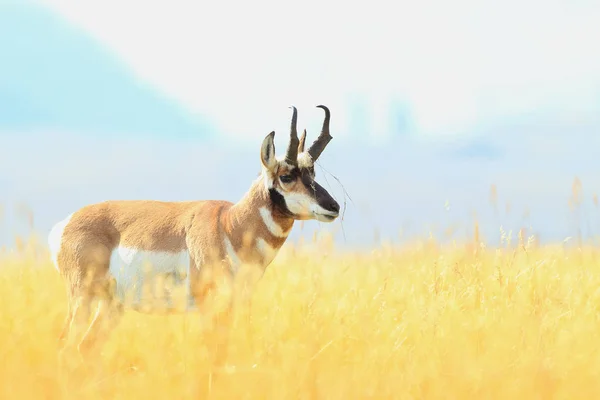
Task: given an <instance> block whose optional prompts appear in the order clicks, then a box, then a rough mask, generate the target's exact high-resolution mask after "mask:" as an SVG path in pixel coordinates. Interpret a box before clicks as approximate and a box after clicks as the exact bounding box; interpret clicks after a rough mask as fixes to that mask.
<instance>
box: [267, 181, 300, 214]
mask: <svg viewBox="0 0 600 400" xmlns="http://www.w3.org/2000/svg"><path fill="white" fill-rule="evenodd" d="M269 198H270V199H271V203H272V204H273V207H274V208H275V209H277V210H279V211H280V212H281V213H283V214H284V215H289V216H293V215H294V214H292V212H291V211H290V210H289V209H288V207H287V204H286V203H285V198H284V197H283V195H282V194H281V193H279V192H278V191H277V190H276V189H275V188H271V189H269Z"/></svg>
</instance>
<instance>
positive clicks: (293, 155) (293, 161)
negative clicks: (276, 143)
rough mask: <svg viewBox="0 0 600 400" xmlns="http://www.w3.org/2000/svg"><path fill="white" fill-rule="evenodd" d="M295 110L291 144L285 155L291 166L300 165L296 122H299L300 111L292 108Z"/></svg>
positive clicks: (292, 107)
mask: <svg viewBox="0 0 600 400" xmlns="http://www.w3.org/2000/svg"><path fill="white" fill-rule="evenodd" d="M290 108H291V109H292V110H293V114H292V124H291V126H290V144H289V145H288V148H287V153H286V155H285V162H287V163H288V164H290V165H298V144H299V139H298V130H297V129H296V122H297V121H298V110H296V107H294V106H290Z"/></svg>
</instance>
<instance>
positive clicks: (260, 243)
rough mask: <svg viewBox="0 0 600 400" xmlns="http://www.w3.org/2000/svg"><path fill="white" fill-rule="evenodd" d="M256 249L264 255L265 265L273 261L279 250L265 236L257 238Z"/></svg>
mask: <svg viewBox="0 0 600 400" xmlns="http://www.w3.org/2000/svg"><path fill="white" fill-rule="evenodd" d="M256 249H257V250H258V251H259V252H260V254H261V255H262V256H263V260H264V266H267V265H269V264H271V261H273V259H274V258H275V256H276V255H277V250H275V249H274V248H273V246H271V245H270V244H269V243H267V241H266V240H264V239H263V238H258V239H256Z"/></svg>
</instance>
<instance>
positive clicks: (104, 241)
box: [49, 108, 339, 350]
mask: <svg viewBox="0 0 600 400" xmlns="http://www.w3.org/2000/svg"><path fill="white" fill-rule="evenodd" d="M324 109H325V110H326V112H327V114H326V119H325V122H324V125H323V126H324V128H323V132H322V134H321V136H320V137H319V139H318V140H317V141H315V144H314V145H313V146H312V147H311V149H309V151H308V152H304V139H305V136H303V137H302V140H301V141H298V139H297V134H296V133H295V124H296V110H295V109H294V116H293V121H292V137H291V141H290V142H291V143H290V147H289V148H288V154H287V157H286V159H285V160H277V159H276V158H275V148H274V143H273V135H274V132H272V133H271V134H269V135H267V137H266V138H265V140H264V141H263V145H262V148H261V161H262V165H263V168H262V172H261V174H260V176H259V177H258V178H257V179H256V180H255V181H254V182H253V183H252V185H251V187H250V189H249V191H248V192H247V193H246V194H245V195H244V196H243V198H242V199H241V200H240V201H238V202H237V203H235V204H234V203H231V202H228V201H219V200H206V201H188V202H162V201H141V200H140V201H107V202H103V203H98V204H94V205H90V206H86V207H83V208H81V209H80V210H78V211H76V212H75V213H73V214H71V215H70V216H69V217H67V218H66V219H65V220H63V221H61V222H59V223H57V224H56V225H55V226H54V228H53V229H52V230H51V232H50V235H49V245H50V250H51V255H52V259H53V262H54V263H55V265H56V268H57V269H58V270H59V272H60V273H61V275H62V276H63V277H64V279H65V280H66V282H67V284H68V288H69V298H70V303H69V304H70V307H69V316H68V318H67V322H66V324H65V329H64V330H63V334H62V336H63V338H64V336H65V335H66V334H67V333H68V331H69V330H72V328H73V326H76V327H79V328H81V329H84V330H85V333H83V336H81V338H77V340H78V341H79V342H80V343H79V348H80V350H81V348H82V347H84V348H87V347H89V346H91V345H92V344H93V342H94V341H95V339H96V338H97V337H96V336H98V335H97V334H98V333H99V332H100V330H101V326H100V325H102V322H105V321H108V322H110V325H112V326H114V325H115V324H116V322H117V321H118V318H119V317H120V315H121V314H122V312H123V309H124V308H125V307H131V308H134V309H137V310H140V311H147V312H155V311H156V310H155V309H154V307H156V306H157V305H158V307H159V308H161V309H162V310H163V311H165V310H166V311H167V312H176V311H178V310H179V311H186V310H193V309H197V308H198V306H199V305H201V304H202V301H203V299H204V296H205V295H206V293H207V291H209V290H210V289H211V287H212V285H213V282H212V281H210V280H208V279H206V277H205V275H204V274H203V272H204V270H205V269H206V268H208V267H210V268H212V267H215V266H217V267H221V270H222V271H224V272H225V273H226V275H228V276H229V277H233V276H235V274H236V272H237V270H238V269H239V267H240V266H241V265H243V264H252V265H255V266H258V267H259V268H262V270H263V271H264V268H266V267H267V266H268V265H269V264H270V263H271V261H272V260H273V258H274V257H275V255H276V254H277V251H278V250H279V249H280V248H281V246H282V245H283V244H284V242H285V240H286V239H287V237H288V235H289V233H290V231H291V229H292V226H293V224H294V221H295V220H298V219H301V220H302V219H318V220H321V221H325V222H330V221H333V220H334V219H335V218H336V217H337V216H338V212H339V205H338V204H337V203H336V202H335V200H333V199H332V198H331V196H330V195H329V194H328V193H327V192H326V191H325V190H324V189H323V188H322V187H320V186H319V185H318V183H316V182H315V181H314V168H313V160H316V158H317V157H318V155H319V154H320V152H321V151H322V148H319V149H317V150H314V148H315V147H319V146H321V147H324V145H326V142H328V140H327V138H325V143H324V144H323V139H322V137H323V136H324V134H325V133H326V135H329V110H327V109H326V108H324ZM294 136H295V137H294ZM294 139H295V140H294ZM329 139H330V137H329ZM320 141H321V142H320ZM292 147H293V148H292ZM311 150H312V153H311ZM298 153H300V157H298ZM284 178H285V179H284ZM153 278H158V279H159V280H160V279H165V280H167V281H168V280H169V279H170V282H171V287H172V288H179V289H180V293H181V290H182V291H183V296H184V297H183V301H184V305H183V308H181V303H179V304H177V303H178V301H177V300H176V299H175V298H174V296H171V295H169V292H168V290H158V291H152V290H148V289H149V288H147V287H146V288H144V285H148V284H150V285H153V283H154V281H153ZM94 300H95V301H97V305H96V304H94V307H95V309H92V308H91V307H92V303H93V301H94ZM92 312H93V314H94V318H93V319H92V322H91V324H90V323H89V322H88V320H89V317H90V314H91V313H92ZM110 325H109V329H110V328H111V326H110Z"/></svg>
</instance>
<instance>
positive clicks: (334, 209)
mask: <svg viewBox="0 0 600 400" xmlns="http://www.w3.org/2000/svg"><path fill="white" fill-rule="evenodd" d="M311 186H312V188H313V190H314V194H315V200H316V202H317V204H318V205H319V206H320V207H319V209H317V210H314V211H313V213H314V214H315V218H317V219H318V220H319V221H324V222H331V221H333V220H335V219H336V218H337V217H338V216H339V215H340V205H339V204H338V202H337V201H335V199H334V198H333V197H332V196H331V195H330V194H329V192H328V191H327V190H325V189H324V188H323V187H322V186H321V185H319V184H318V183H317V182H315V181H313V182H312V184H311Z"/></svg>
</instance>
